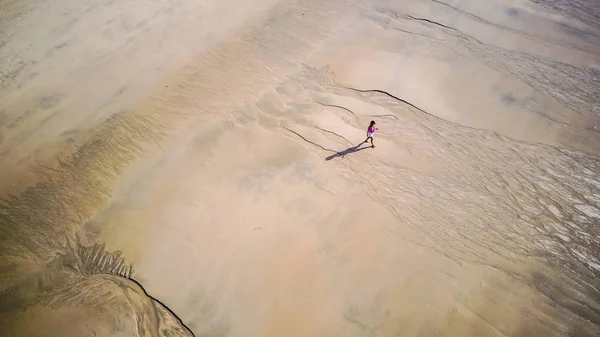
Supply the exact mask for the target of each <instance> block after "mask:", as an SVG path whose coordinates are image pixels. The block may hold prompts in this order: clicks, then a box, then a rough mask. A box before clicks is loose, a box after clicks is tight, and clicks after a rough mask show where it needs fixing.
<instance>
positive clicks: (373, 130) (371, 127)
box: [369, 125, 375, 133]
mask: <svg viewBox="0 0 600 337" xmlns="http://www.w3.org/2000/svg"><path fill="white" fill-rule="evenodd" d="M369 133H375V126H374V125H373V126H370V127H369Z"/></svg>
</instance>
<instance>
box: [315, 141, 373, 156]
mask: <svg viewBox="0 0 600 337" xmlns="http://www.w3.org/2000/svg"><path fill="white" fill-rule="evenodd" d="M363 144H365V143H360V144H358V145H356V146H353V147H349V148H347V149H345V150H344V151H341V152H337V153H335V154H332V155H331V156H329V157H327V158H325V160H332V159H334V158H338V157H342V158H344V156H345V155H347V154H351V153H355V152H358V151H362V150H366V149H370V148H371V146H370V145H367V146H365V147H361V146H362V145H363Z"/></svg>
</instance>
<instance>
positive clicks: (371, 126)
mask: <svg viewBox="0 0 600 337" xmlns="http://www.w3.org/2000/svg"><path fill="white" fill-rule="evenodd" d="M377 130H379V129H378V128H376V127H375V121H371V124H369V127H368V128H367V139H365V141H364V142H363V143H366V142H368V141H369V139H370V140H371V147H375V144H373V135H374V134H375V131H377Z"/></svg>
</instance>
